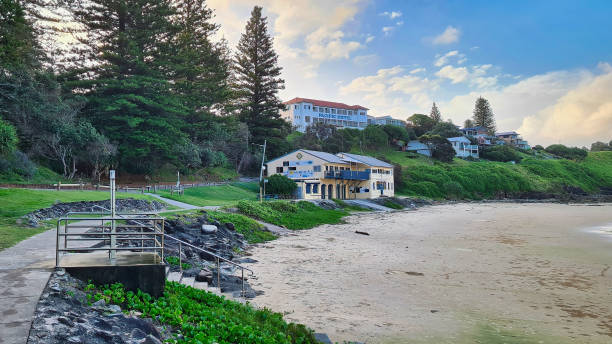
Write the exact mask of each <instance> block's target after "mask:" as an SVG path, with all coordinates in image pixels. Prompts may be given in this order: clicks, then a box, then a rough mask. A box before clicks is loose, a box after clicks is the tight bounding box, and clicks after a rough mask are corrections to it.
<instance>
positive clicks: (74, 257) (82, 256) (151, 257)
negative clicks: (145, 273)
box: [60, 251, 162, 268]
mask: <svg viewBox="0 0 612 344" xmlns="http://www.w3.org/2000/svg"><path fill="white" fill-rule="evenodd" d="M161 262H162V260H161V257H160V256H159V255H158V254H157V253H153V252H126V251H123V252H121V251H118V252H117V255H116V258H115V263H114V264H111V261H110V259H108V251H97V252H92V253H71V254H67V255H65V256H62V257H61V258H60V267H62V268H69V267H85V266H88V267H96V266H116V265H123V266H131V265H151V264H161Z"/></svg>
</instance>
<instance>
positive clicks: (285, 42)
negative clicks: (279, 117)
mask: <svg viewBox="0 0 612 344" xmlns="http://www.w3.org/2000/svg"><path fill="white" fill-rule="evenodd" d="M207 3H208V6H209V7H210V8H212V9H213V10H214V11H215V15H216V17H215V19H214V20H215V22H217V23H218V24H220V25H221V29H220V30H219V32H218V38H220V37H223V38H225V39H227V40H228V41H229V44H230V46H231V47H235V46H236V44H237V43H238V40H239V39H240V35H241V34H242V33H243V32H244V26H245V25H246V22H247V20H248V18H249V16H250V11H251V10H252V8H253V6H254V5H259V6H262V7H263V13H264V15H265V16H267V17H268V26H269V32H270V34H271V35H272V36H273V38H274V45H275V49H276V51H277V53H278V54H279V63H280V65H281V66H282V67H283V75H282V77H283V78H284V79H285V89H284V90H282V91H281V92H280V97H281V99H283V100H289V99H291V98H294V97H304V98H315V99H323V100H329V101H337V102H342V103H347V104H351V105H354V104H359V105H362V106H365V107H367V108H369V109H370V111H369V114H371V115H375V116H379V115H391V116H392V117H395V118H399V119H403V120H405V119H406V118H408V117H409V116H411V115H412V114H414V113H425V114H428V113H429V111H430V109H431V106H432V103H433V102H434V101H435V102H436V104H437V105H438V107H439V108H440V111H441V113H442V116H443V118H444V119H450V120H452V121H453V123H455V124H459V125H461V124H463V122H464V120H465V119H467V118H469V117H471V115H472V111H473V108H474V103H475V101H476V98H477V97H478V96H483V97H485V98H486V99H488V100H489V102H490V104H491V107H492V109H493V112H494V113H495V118H496V122H497V128H498V130H499V131H511V130H515V131H517V132H519V133H520V134H522V136H523V138H524V139H526V140H528V141H530V143H531V144H533V145H535V144H542V145H548V144H553V143H563V144H567V145H577V146H590V144H591V143H592V142H594V141H604V142H608V141H610V140H612V22H611V21H610V18H611V17H612V1H607V0H589V1H578V0H575V1H565V0H554V1H537V0H529V1H527V0H525V1H522V0H514V1H436V0H428V1H425V0H411V1H372V0H332V1H330V0H300V1H287V0H260V1H256V2H255V1H250V0H231V1H227V0H208V1H207Z"/></svg>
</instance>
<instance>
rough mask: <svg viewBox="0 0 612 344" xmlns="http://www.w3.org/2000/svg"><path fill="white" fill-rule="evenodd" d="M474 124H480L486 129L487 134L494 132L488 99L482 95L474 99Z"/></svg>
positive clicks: (493, 121) (493, 122) (493, 119)
mask: <svg viewBox="0 0 612 344" xmlns="http://www.w3.org/2000/svg"><path fill="white" fill-rule="evenodd" d="M473 120H474V125H475V126H481V127H485V128H487V129H488V131H489V134H490V135H493V134H495V118H494V115H493V110H491V106H490V105H489V101H488V100H486V99H484V98H483V97H478V99H476V106H475V107H474V118H473Z"/></svg>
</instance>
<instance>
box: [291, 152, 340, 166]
mask: <svg viewBox="0 0 612 344" xmlns="http://www.w3.org/2000/svg"><path fill="white" fill-rule="evenodd" d="M299 150H300V151H302V152H305V153H308V154H310V155H314V156H316V157H317V158H319V159H323V160H325V161H327V162H333V163H337V164H346V161H344V160H342V158H340V157H339V156H337V155H334V154H332V153H327V152H320V151H315V150H308V149H299Z"/></svg>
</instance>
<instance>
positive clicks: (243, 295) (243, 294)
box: [240, 269, 246, 297]
mask: <svg viewBox="0 0 612 344" xmlns="http://www.w3.org/2000/svg"><path fill="white" fill-rule="evenodd" d="M240 271H241V272H242V297H245V296H246V294H245V292H244V269H240Z"/></svg>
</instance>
